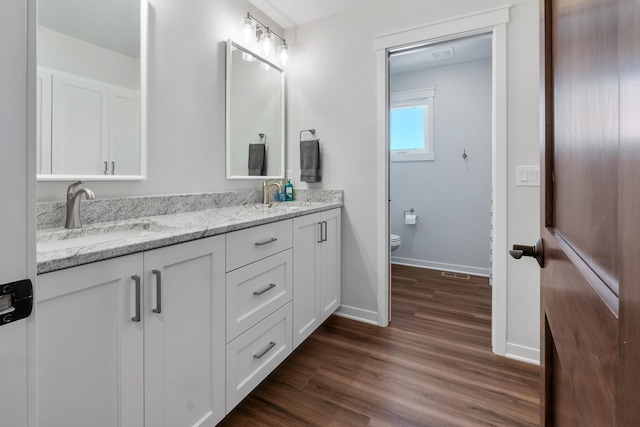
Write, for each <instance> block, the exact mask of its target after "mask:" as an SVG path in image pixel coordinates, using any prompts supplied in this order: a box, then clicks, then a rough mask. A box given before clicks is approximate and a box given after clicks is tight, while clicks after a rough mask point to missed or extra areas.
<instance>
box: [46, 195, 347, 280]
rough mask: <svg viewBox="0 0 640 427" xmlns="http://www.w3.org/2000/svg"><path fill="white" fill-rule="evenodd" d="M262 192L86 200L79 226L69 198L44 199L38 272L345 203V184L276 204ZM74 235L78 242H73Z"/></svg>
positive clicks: (278, 219)
mask: <svg viewBox="0 0 640 427" xmlns="http://www.w3.org/2000/svg"><path fill="white" fill-rule="evenodd" d="M259 198H260V192H259V191H246V192H229V193H207V194H201V195H198V194H191V195H177V196H150V197H140V198H124V199H110V200H91V201H85V200H83V201H82V203H83V205H82V207H81V215H82V220H83V224H84V225H83V227H82V228H81V229H74V230H66V229H64V228H63V227H62V224H63V223H64V213H66V206H65V204H64V203H62V202H51V203H41V204H39V205H38V244H37V269H38V274H42V273H47V272H50V271H55V270H61V269H63V268H69V267H75V266H78V265H82V264H88V263H92V262H96V261H102V260H105V259H109V258H115V257H118V256H123V255H128V254H132V253H136V252H142V251H147V250H150V249H156V248H160V247H163V246H169V245H173V244H177V243H183V242H187V241H190V240H195V239H201V238H204V237H210V236H215V235H218V234H224V233H228V232H231V231H235V230H240V229H243V228H249V227H255V226H258V225H262V224H267V223H271V222H276V221H282V220H285V219H289V218H295V217H297V216H302V215H309V214H312V213H315V212H321V211H325V210H329V209H333V208H337V207H341V206H342V205H343V203H342V191H341V190H306V191H305V190H300V191H297V192H296V201H294V202H284V203H272V204H270V205H263V204H261V203H259V200H258V199H259ZM225 205H226V206H225ZM63 208H64V210H62V209H63ZM62 212H63V214H62V215H61V213H62ZM100 220H102V221H100ZM101 236H109V237H108V238H106V239H105V238H103V237H101ZM72 239H73V242H74V243H73V244H71V245H70V244H68V242H71V241H72ZM75 242H77V243H75Z"/></svg>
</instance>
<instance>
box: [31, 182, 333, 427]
mask: <svg viewBox="0 0 640 427" xmlns="http://www.w3.org/2000/svg"><path fill="white" fill-rule="evenodd" d="M95 202H96V203H100V202H101V201H95ZM102 202H104V201H102ZM341 205H342V198H341V192H340V198H339V200H338V199H335V200H329V201H327V200H325V201H315V202H314V201H306V202H305V201H301V202H294V203H293V204H287V203H282V204H272V205H262V204H258V203H249V204H243V205H241V206H226V207H216V208H209V209H202V210H194V211H191V212H177V213H174V214H170V215H160V216H149V217H138V218H130V219H119V220H116V221H114V222H110V223H107V224H105V223H97V224H89V225H85V226H84V228H83V230H84V231H83V232H78V233H80V234H79V235H76V236H72V237H70V238H69V239H64V238H63V239H58V240H56V237H55V236H54V237H52V235H54V234H55V233H56V232H59V233H65V231H64V230H61V229H58V228H56V229H43V230H40V232H39V233H40V239H41V242H42V245H40V247H41V248H43V249H39V252H38V268H39V272H40V273H41V274H40V275H39V276H38V281H37V292H36V301H37V304H38V319H37V321H38V328H39V329H38V331H39V333H38V396H39V410H38V416H39V422H40V425H43V426H44V425H92V426H103V425H104V426H110V425H122V426H142V425H147V426H171V427H176V426H177V427H179V426H196V425H202V426H213V425H215V424H216V423H218V422H219V421H220V420H221V419H222V418H223V417H224V416H225V415H226V414H227V413H228V412H229V411H231V410H232V409H233V408H234V407H235V406H236V405H237V404H238V403H239V402H240V401H241V400H242V399H243V398H244V397H245V396H246V395H247V394H248V393H249V392H250V391H251V390H252V389H253V388H254V387H256V386H257V385H258V384H259V383H260V382H261V381H262V380H263V379H264V378H265V377H266V376H267V375H268V374H269V373H270V372H271V371H272V370H273V369H274V368H276V367H277V366H278V365H279V364H280V363H281V362H282V361H283V360H285V359H286V358H287V356H288V355H289V354H290V353H291V351H292V350H293V349H294V348H295V347H296V346H297V345H299V344H300V343H301V342H302V341H303V340H304V339H305V338H306V337H307V336H308V335H309V334H311V332H313V330H315V328H317V327H318V326H319V325H320V324H321V323H322V322H323V321H324V320H325V319H326V318H327V317H328V316H329V315H330V314H331V313H332V312H333V311H335V310H336V309H337V308H338V306H339V304H340V226H341V214H340V206H341ZM98 208H99V206H98ZM89 210H90V208H89ZM145 225H146V226H147V228H145ZM101 227H102V228H101ZM127 227H130V228H127ZM104 229H107V230H111V233H120V234H116V236H120V237H116V238H115V240H109V238H108V237H104V238H100V237H98V238H94V240H93V243H83V242H85V241H83V240H80V243H79V244H80V246H74V243H73V239H86V238H89V239H91V238H92V237H91V236H96V235H98V236H99V235H100V234H101V233H102V234H104V235H109V232H108V231H107V232H101V231H96V230H104ZM126 230H129V231H126ZM131 230H133V231H131ZM66 233H68V231H66ZM122 233H124V234H122ZM95 239H97V240H95ZM62 240H71V241H70V242H69V243H67V244H66V246H65V243H61V244H58V243H56V242H60V241H62ZM86 241H88V242H91V240H86ZM47 245H49V246H47ZM56 245H57V246H56Z"/></svg>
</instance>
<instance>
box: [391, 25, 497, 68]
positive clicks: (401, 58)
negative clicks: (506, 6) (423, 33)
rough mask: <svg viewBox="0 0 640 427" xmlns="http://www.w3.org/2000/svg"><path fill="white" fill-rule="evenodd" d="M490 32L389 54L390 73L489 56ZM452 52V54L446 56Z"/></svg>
mask: <svg viewBox="0 0 640 427" xmlns="http://www.w3.org/2000/svg"><path fill="white" fill-rule="evenodd" d="M491 52H492V41H491V34H481V35H478V36H471V37H465V38H461V39H456V40H451V41H446V42H440V43H435V44H430V45H426V46H421V47H416V48H412V49H409V50H405V51H401V52H398V53H395V54H392V55H391V58H390V59H389V69H390V72H391V74H400V73H406V72H409V71H416V70H423V69H425V68H435V67H442V66H445V65H453V64H459V63H462V62H469V61H477V60H480V59H488V58H491ZM448 53H452V54H453V56H450V57H443V56H446V55H447V54H448Z"/></svg>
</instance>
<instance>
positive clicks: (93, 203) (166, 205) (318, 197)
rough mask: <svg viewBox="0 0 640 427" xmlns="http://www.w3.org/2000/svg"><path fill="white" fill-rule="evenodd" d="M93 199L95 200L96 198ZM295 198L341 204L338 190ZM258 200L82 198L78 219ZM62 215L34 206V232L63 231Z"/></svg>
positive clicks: (256, 198)
mask: <svg viewBox="0 0 640 427" xmlns="http://www.w3.org/2000/svg"><path fill="white" fill-rule="evenodd" d="M97 196H98V197H99V195H97ZM295 197H296V200H297V201H302V202H331V201H342V190H296V192H295ZM261 199H262V192H261V190H246V191H229V192H222V193H199V194H175V195H167V196H144V197H124V198H116V199H95V200H84V198H83V200H82V202H81V207H80V217H81V219H82V222H83V223H84V224H93V223H97V222H106V221H119V220H123V219H129V218H144V217H150V216H157V215H170V214H175V213H180V212H194V211H202V210H207V209H216V208H225V207H230V206H238V205H247V204H253V203H260V200H261ZM66 215H67V203H66V202H43V203H38V205H37V216H38V217H37V221H38V229H44V228H57V227H64V223H65V217H66Z"/></svg>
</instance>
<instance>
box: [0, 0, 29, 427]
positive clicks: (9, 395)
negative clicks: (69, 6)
mask: <svg viewBox="0 0 640 427" xmlns="http://www.w3.org/2000/svg"><path fill="white" fill-rule="evenodd" d="M0 16H1V17H2V18H0V21H2V25H0V38H2V39H3V46H2V47H1V48H0V51H1V54H2V58H3V59H4V60H6V64H3V69H2V71H1V72H0V75H1V77H2V78H0V87H1V89H0V93H2V95H3V96H2V97H1V98H0V139H1V140H2V142H1V143H0V165H1V167H0V177H2V181H3V182H4V183H5V184H4V185H3V186H2V187H3V188H2V197H3V199H5V200H11V201H12V203H7V204H6V206H4V205H3V208H2V209H1V211H0V221H1V224H0V235H1V236H0V239H2V241H3V242H4V244H3V247H2V248H1V249H0V253H1V258H2V259H0V284H3V283H8V282H13V281H17V280H22V279H30V280H31V282H32V283H33V284H34V292H36V291H37V286H35V284H36V0H26V1H20V0H9V1H5V2H0ZM4 40H6V44H5V42H4ZM33 301H35V298H34V299H33ZM35 311H36V307H35V303H34V304H33V310H32V314H31V316H30V317H29V318H27V319H22V320H17V321H15V322H13V323H9V324H7V325H4V326H2V327H0V336H1V337H2V338H1V339H0V360H2V361H3V365H2V367H1V368H0V376H1V377H2V378H3V383H2V386H0V412H1V413H2V415H1V416H0V418H1V419H2V421H3V422H6V423H9V424H10V425H12V426H16V427H27V426H29V427H35V426H36V425H37V408H36V397H37V396H36V391H37V389H36V351H35V350H36V348H35V347H36V319H35Z"/></svg>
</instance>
